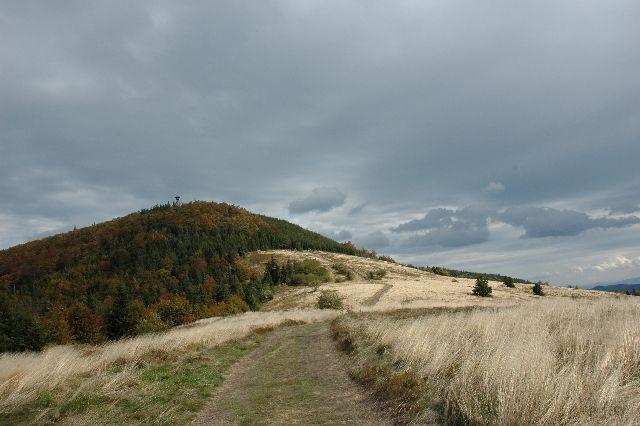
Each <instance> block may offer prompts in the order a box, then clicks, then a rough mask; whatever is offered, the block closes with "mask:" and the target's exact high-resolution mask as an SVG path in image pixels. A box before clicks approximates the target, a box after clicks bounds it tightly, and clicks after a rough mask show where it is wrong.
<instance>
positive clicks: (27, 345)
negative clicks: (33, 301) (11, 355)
mask: <svg viewBox="0 0 640 426" xmlns="http://www.w3.org/2000/svg"><path fill="white" fill-rule="evenodd" d="M45 343H46V333H45V332H44V329H43V327H42V325H41V324H40V322H39V321H37V320H36V319H35V318H33V317H32V316H31V315H29V313H27V312H26V311H24V310H22V309H19V308H18V307H17V306H16V305H15V303H13V301H12V300H10V299H9V298H8V297H5V296H3V295H0V352H4V351H25V350H32V351H37V350H40V349H42V347H43V346H44V344H45Z"/></svg>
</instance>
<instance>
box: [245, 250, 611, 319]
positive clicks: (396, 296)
mask: <svg viewBox="0 0 640 426" xmlns="http://www.w3.org/2000/svg"><path fill="white" fill-rule="evenodd" d="M271 256H273V257H274V258H275V259H276V260H277V261H278V262H285V261H286V260H287V259H293V260H302V259H309V258H311V259H317V260H318V261H320V262H321V263H322V264H323V265H324V266H326V267H327V269H329V270H330V271H331V273H332V274H334V271H333V270H332V268H331V265H333V264H334V263H337V262H341V263H344V264H345V265H347V267H348V268H349V269H350V270H351V271H352V272H353V273H354V275H355V278H354V279H353V280H352V281H345V282H342V283H326V284H323V285H322V286H321V287H320V290H335V291H337V292H338V293H339V294H340V296H342V297H343V298H344V302H345V304H346V306H347V308H348V309H350V310H353V311H388V310H397V309H420V308H431V307H458V306H470V305H505V304H513V303H518V302H521V301H525V300H532V299H535V298H537V297H539V296H534V295H533V293H532V291H531V287H532V286H531V285H530V284H516V288H508V287H505V286H504V285H503V284H502V283H499V282H495V281H490V282H489V285H490V286H491V287H492V289H493V296H492V297H490V298H479V297H477V296H474V295H473V294H472V293H471V291H472V289H473V286H474V284H475V280H473V279H465V278H452V277H445V276H441V275H436V274H433V273H431V272H425V271H420V270H417V269H413V268H409V267H406V266H402V265H398V264H394V263H391V262H384V261H380V260H373V259H368V258H362V257H356V256H348V255H343V254H336V253H326V252H319V251H290V250H272V251H261V252H255V253H251V254H250V255H248V260H249V262H250V263H251V265H253V267H254V268H256V270H264V269H263V268H264V267H263V266H262V265H263V264H264V263H266V262H267V261H268V260H269V259H270V258H271ZM261 268H262V269H261ZM378 269H385V270H386V271H387V275H386V276H385V277H384V278H383V279H381V280H368V279H367V278H366V276H367V273H368V272H369V271H375V270H378ZM332 276H333V277H335V276H336V275H332ZM544 291H545V293H546V295H547V296H546V297H549V298H558V297H571V298H589V299H592V298H602V297H614V298H615V297H619V296H618V295H614V294H611V293H605V292H598V291H590V290H578V289H569V288H561V287H554V286H545V288H544ZM317 297H318V292H313V290H311V289H310V288H308V287H285V286H283V288H281V289H280V291H278V292H277V294H276V297H275V298H274V300H272V301H270V302H269V303H267V304H265V306H264V307H263V310H268V311H274V310H288V309H298V308H311V307H315V306H316V300H317Z"/></svg>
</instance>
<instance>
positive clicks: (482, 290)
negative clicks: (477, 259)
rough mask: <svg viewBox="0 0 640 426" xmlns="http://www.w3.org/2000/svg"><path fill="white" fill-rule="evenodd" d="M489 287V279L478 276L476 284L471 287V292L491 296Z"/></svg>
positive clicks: (481, 295)
mask: <svg viewBox="0 0 640 426" xmlns="http://www.w3.org/2000/svg"><path fill="white" fill-rule="evenodd" d="M491 292H492V290H491V287H490V286H489V281H488V280H487V278H486V277H484V276H482V277H478V278H477V279H476V285H475V287H473V294H474V295H476V296H480V297H489V296H491Z"/></svg>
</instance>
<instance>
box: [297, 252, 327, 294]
mask: <svg viewBox="0 0 640 426" xmlns="http://www.w3.org/2000/svg"><path fill="white" fill-rule="evenodd" d="M328 281H329V271H327V268H325V267H324V266H322V264H321V263H320V262H319V261H317V260H315V259H305V260H303V261H301V262H294V263H293V275H292V277H291V281H290V284H291V285H308V286H312V287H318V286H319V285H320V284H322V283H326V282H328Z"/></svg>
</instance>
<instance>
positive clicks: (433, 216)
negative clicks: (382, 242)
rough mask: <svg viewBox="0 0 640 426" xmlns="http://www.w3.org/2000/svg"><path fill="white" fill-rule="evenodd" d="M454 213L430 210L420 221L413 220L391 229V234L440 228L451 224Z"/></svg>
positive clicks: (445, 210) (444, 210)
mask: <svg viewBox="0 0 640 426" xmlns="http://www.w3.org/2000/svg"><path fill="white" fill-rule="evenodd" d="M454 215H455V211H453V210H448V209H433V210H430V211H429V213H427V214H426V215H425V216H424V217H423V218H422V219H414V220H410V221H409V222H405V223H402V224H400V225H398V226H396V227H395V228H393V229H392V232H396V233H398V232H407V231H419V230H423V229H432V228H441V227H447V226H450V225H451V224H452V223H453V216H454Z"/></svg>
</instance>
